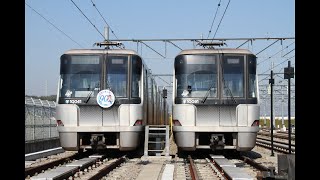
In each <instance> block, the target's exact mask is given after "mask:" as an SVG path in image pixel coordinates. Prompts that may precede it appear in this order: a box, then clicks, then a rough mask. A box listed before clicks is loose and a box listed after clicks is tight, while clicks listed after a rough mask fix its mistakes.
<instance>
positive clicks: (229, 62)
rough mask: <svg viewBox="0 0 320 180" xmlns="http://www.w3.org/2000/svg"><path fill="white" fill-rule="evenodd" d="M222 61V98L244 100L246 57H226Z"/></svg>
mask: <svg viewBox="0 0 320 180" xmlns="http://www.w3.org/2000/svg"><path fill="white" fill-rule="evenodd" d="M222 59H223V61H222V65H221V70H222V87H223V95H222V96H223V97H224V98H227V97H240V98H244V95H245V94H244V87H245V83H244V82H245V81H244V77H245V76H244V56H239V55H224V56H223V58H222Z"/></svg>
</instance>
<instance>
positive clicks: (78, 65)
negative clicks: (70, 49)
mask: <svg viewBox="0 0 320 180" xmlns="http://www.w3.org/2000/svg"><path fill="white" fill-rule="evenodd" d="M100 64H101V57H100V56H97V55H72V56H68V55H65V56H63V57H62V58H61V67H60V74H61V81H60V83H61V85H60V87H61V89H60V97H63V98H72V97H73V98H75V97H77V98H81V97H87V96H90V95H91V96H93V95H94V94H95V93H91V91H99V90H100V78H101V65H100Z"/></svg>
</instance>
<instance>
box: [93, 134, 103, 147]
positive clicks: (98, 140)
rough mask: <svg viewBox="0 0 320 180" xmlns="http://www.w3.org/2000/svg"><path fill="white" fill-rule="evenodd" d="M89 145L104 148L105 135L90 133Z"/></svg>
mask: <svg viewBox="0 0 320 180" xmlns="http://www.w3.org/2000/svg"><path fill="white" fill-rule="evenodd" d="M90 141H91V144H90V145H91V147H92V149H96V150H97V149H105V148H106V144H105V137H104V135H103V134H91V139H90Z"/></svg>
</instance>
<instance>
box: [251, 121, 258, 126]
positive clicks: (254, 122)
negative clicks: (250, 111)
mask: <svg viewBox="0 0 320 180" xmlns="http://www.w3.org/2000/svg"><path fill="white" fill-rule="evenodd" d="M251 126H259V120H255V121H253V123H252V124H251Z"/></svg>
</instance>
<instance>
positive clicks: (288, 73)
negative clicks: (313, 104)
mask: <svg viewBox="0 0 320 180" xmlns="http://www.w3.org/2000/svg"><path fill="white" fill-rule="evenodd" d="M291 78H294V68H293V67H290V61H288V67H287V68H284V79H288V130H289V154H291V117H290V115H291V113H290V111H291V109H290V99H291V97H290V79H291Z"/></svg>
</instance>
